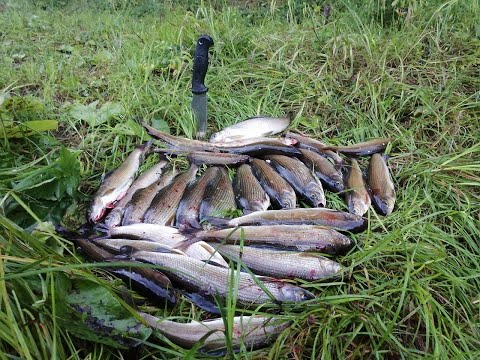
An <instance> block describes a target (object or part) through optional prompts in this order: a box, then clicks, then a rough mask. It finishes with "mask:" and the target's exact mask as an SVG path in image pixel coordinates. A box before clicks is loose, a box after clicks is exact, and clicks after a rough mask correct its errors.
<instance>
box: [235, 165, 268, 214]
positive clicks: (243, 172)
mask: <svg viewBox="0 0 480 360" xmlns="http://www.w3.org/2000/svg"><path fill="white" fill-rule="evenodd" d="M233 190H234V192H235V198H236V199H237V204H238V207H239V208H240V209H242V210H243V212H244V213H248V212H252V211H264V210H267V209H268V207H269V206H270V197H269V196H268V195H267V193H266V192H265V190H263V188H262V185H260V183H259V182H258V180H257V179H256V178H255V176H254V175H253V172H252V169H251V168H250V166H249V165H247V164H244V165H242V166H240V167H239V168H238V169H237V174H236V176H235V179H234V181H233Z"/></svg>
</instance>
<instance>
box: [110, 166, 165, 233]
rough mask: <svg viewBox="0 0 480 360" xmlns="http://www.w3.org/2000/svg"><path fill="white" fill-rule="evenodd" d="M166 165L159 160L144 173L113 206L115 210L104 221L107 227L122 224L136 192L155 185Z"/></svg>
mask: <svg viewBox="0 0 480 360" xmlns="http://www.w3.org/2000/svg"><path fill="white" fill-rule="evenodd" d="M165 165H167V162H166V161H165V160H161V161H159V162H158V163H156V164H155V165H153V166H152V167H151V168H150V169H148V170H146V171H144V172H143V173H142V174H141V175H140V176H139V177H138V178H137V179H135V181H134V182H133V184H132V185H131V186H130V188H129V189H128V191H127V193H126V195H125V196H124V197H123V198H122V199H121V200H120V201H119V202H117V203H116V204H115V208H114V209H112V211H111V212H110V214H108V216H107V218H106V219H105V224H107V225H109V226H117V225H119V224H120V223H121V222H122V218H123V214H124V212H125V209H126V207H127V206H128V204H129V202H130V200H132V197H133V195H134V194H135V192H136V191H137V190H140V189H144V188H146V187H147V186H150V185H151V184H153V183H155V182H156V181H158V180H159V179H160V177H161V176H162V169H163V168H164V167H165Z"/></svg>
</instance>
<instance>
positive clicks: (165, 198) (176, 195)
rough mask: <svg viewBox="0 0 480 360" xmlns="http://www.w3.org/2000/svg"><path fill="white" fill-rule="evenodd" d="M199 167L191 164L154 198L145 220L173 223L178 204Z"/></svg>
mask: <svg viewBox="0 0 480 360" xmlns="http://www.w3.org/2000/svg"><path fill="white" fill-rule="evenodd" d="M197 170H198V167H197V166H196V165H191V166H190V168H189V169H188V170H187V171H185V172H184V173H182V174H180V175H178V176H177V177H176V178H175V180H174V181H173V182H172V183H171V184H170V185H168V186H167V187H165V188H163V189H162V190H161V191H160V192H159V193H158V194H157V195H155V197H154V198H153V200H152V203H151V204H150V207H149V208H148V210H147V211H146V212H145V216H144V217H143V221H144V222H146V223H150V224H158V225H171V224H173V222H174V220H175V214H176V212H177V207H178V204H179V202H180V200H181V198H182V196H183V193H184V192H185V189H186V188H187V185H188V184H189V183H190V182H192V181H193V180H194V179H195V176H196V174H197Z"/></svg>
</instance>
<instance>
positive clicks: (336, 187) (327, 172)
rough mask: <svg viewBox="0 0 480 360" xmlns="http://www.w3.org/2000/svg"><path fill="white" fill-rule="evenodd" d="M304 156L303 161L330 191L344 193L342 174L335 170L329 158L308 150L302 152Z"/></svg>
mask: <svg viewBox="0 0 480 360" xmlns="http://www.w3.org/2000/svg"><path fill="white" fill-rule="evenodd" d="M300 151H301V152H302V154H303V156H302V161H303V162H304V163H305V165H307V166H308V167H309V168H310V169H311V170H312V171H313V172H314V174H315V175H316V176H317V177H318V178H319V179H320V181H322V183H323V184H325V186H327V187H328V188H329V189H330V190H332V191H335V192H339V191H343V190H344V188H345V186H344V184H343V176H342V173H341V172H340V171H339V170H337V169H336V168H335V165H333V164H332V163H331V162H330V161H329V160H328V159H327V158H325V157H324V156H322V155H320V154H318V153H316V152H315V151H311V150H308V149H301V150H300Z"/></svg>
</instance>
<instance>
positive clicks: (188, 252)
mask: <svg viewBox="0 0 480 360" xmlns="http://www.w3.org/2000/svg"><path fill="white" fill-rule="evenodd" d="M93 241H94V242H95V244H96V245H99V246H101V247H103V248H105V249H107V250H109V251H112V252H115V253H117V254H124V255H128V254H131V253H133V252H136V251H150V252H169V253H175V254H179V255H185V256H189V257H191V258H194V259H198V260H202V261H209V262H213V263H215V264H217V265H218V266H223V267H228V263H227V262H226V261H225V259H224V258H223V257H222V255H220V253H219V252H218V251H216V250H215V249H214V248H213V247H212V246H211V245H209V244H207V243H206V242H204V241H198V242H195V243H193V244H187V246H184V247H182V248H181V249H180V248H177V246H181V245H182V242H173V243H170V242H168V243H167V242H165V243H161V242H157V241H151V240H132V239H95V240H93Z"/></svg>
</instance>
